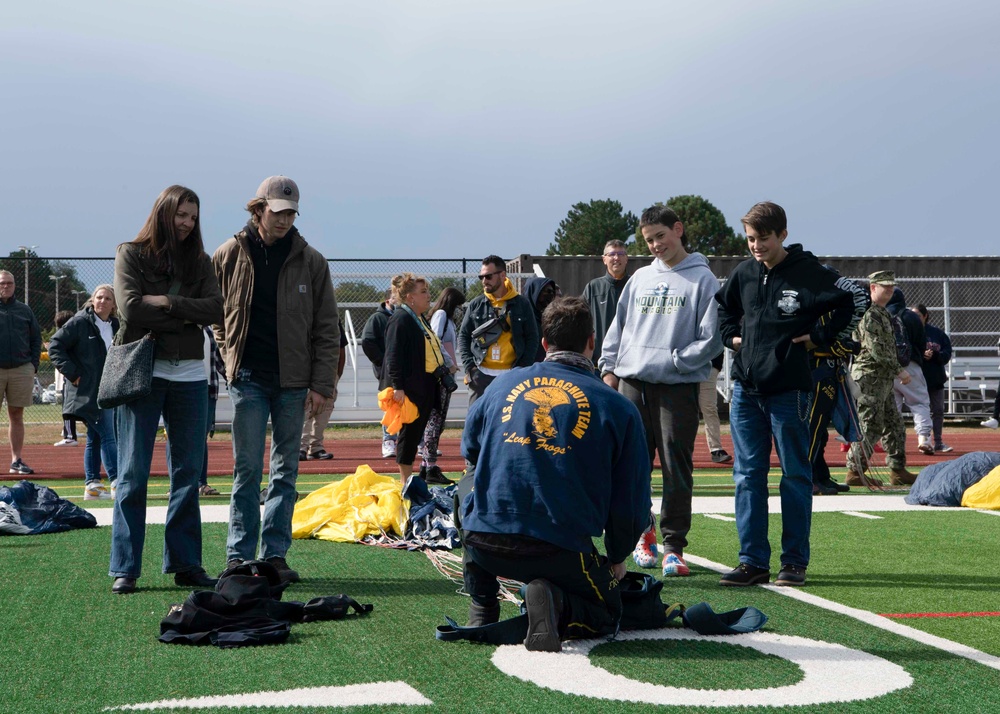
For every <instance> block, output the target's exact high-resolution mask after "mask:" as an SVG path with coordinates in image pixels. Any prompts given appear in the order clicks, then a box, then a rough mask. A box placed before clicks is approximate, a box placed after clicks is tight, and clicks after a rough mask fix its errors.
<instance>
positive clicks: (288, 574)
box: [265, 557, 299, 583]
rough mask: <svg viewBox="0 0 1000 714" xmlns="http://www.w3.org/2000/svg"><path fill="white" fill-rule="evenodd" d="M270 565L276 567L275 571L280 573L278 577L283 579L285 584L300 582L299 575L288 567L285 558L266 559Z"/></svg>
mask: <svg viewBox="0 0 1000 714" xmlns="http://www.w3.org/2000/svg"><path fill="white" fill-rule="evenodd" d="M265 560H266V561H267V562H268V563H270V564H271V565H273V566H274V569H275V570H277V571H278V575H279V576H280V577H281V581H282V582H283V583H297V582H299V574H298V573H297V572H295V571H294V570H292V569H291V568H289V567H288V561H286V560H285V559H284V558H277V557H275V558H266V559H265Z"/></svg>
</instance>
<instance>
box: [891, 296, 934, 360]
mask: <svg viewBox="0 0 1000 714" xmlns="http://www.w3.org/2000/svg"><path fill="white" fill-rule="evenodd" d="M885 309H886V310H888V311H889V314H890V315H892V316H893V317H898V318H899V321H900V322H902V323H903V329H905V330H906V337H907V339H908V340H909V341H910V361H911V362H913V363H914V364H919V365H921V366H923V364H924V350H926V349H927V334H926V332H925V331H924V321H923V320H921V319H920V317H919V316H917V315H916V314H914V313H913V311H911V310H907V309H906V298H905V297H904V296H903V291H902V290H900V289H899V288H896V289H894V290H893V291H892V299H891V300H889V304H888V305H886V306H885Z"/></svg>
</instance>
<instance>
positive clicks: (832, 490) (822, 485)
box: [813, 481, 839, 496]
mask: <svg viewBox="0 0 1000 714" xmlns="http://www.w3.org/2000/svg"><path fill="white" fill-rule="evenodd" d="M837 493H839V492H838V491H837V487H836V486H833V485H831V484H829V483H827V482H826V481H813V495H814V496H836V495H837Z"/></svg>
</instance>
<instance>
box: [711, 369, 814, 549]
mask: <svg viewBox="0 0 1000 714" xmlns="http://www.w3.org/2000/svg"><path fill="white" fill-rule="evenodd" d="M811 410H812V394H811V393H810V392H802V391H798V390H791V391H788V392H781V393H779V394H771V395H761V394H751V393H748V392H747V391H746V390H745V389H744V387H743V384H742V383H741V382H739V381H737V382H735V383H734V384H733V398H732V401H731V402H730V405H729V428H730V432H731V433H732V436H733V447H734V449H735V452H736V453H735V454H734V460H733V481H734V482H735V483H736V530H737V532H738V533H739V537H740V562H741V563H746V564H748V565H752V566H754V567H755V568H764V569H770V563H771V542H770V541H769V540H768V527H767V526H768V524H767V521H768V510H767V498H768V495H769V494H768V490H767V475H768V472H769V471H770V470H771V442H772V439H773V441H774V447H775V449H777V452H778V461H779V462H780V463H781V481H780V482H779V485H778V490H779V493H780V494H781V564H782V565H798V566H800V567H803V568H804V567H806V566H807V565H809V530H810V528H811V526H812V497H813V495H812V485H813V480H812V464H810V462H809V414H810V411H811Z"/></svg>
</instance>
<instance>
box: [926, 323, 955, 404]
mask: <svg viewBox="0 0 1000 714" xmlns="http://www.w3.org/2000/svg"><path fill="white" fill-rule="evenodd" d="M924 333H925V334H926V335H927V345H926V346H925V347H924V349H930V350H933V352H934V355H933V356H932V357H931V358H930V359H925V360H924V363H923V364H922V365H920V368H921V369H922V370H923V372H924V379H925V380H926V381H927V388H928V389H943V388H944V385H945V384H947V383H948V373H947V372H946V371H945V368H944V366H945V365H946V364H948V362H950V361H951V339H950V338H949V337H948V335H946V334H945V332H944V330H942V329H939V328H937V327H934V325H932V324H931V323H929V322H928V323H927V324H926V325H925V326H924ZM921 356H923V355H921Z"/></svg>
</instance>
